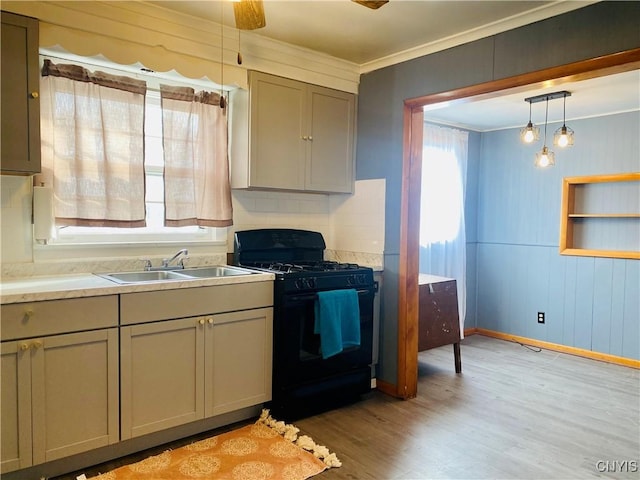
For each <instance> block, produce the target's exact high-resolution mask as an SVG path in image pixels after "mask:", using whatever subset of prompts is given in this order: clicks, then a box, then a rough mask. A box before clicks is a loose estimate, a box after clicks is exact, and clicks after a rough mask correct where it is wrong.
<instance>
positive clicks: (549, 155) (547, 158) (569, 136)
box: [520, 90, 573, 168]
mask: <svg viewBox="0 0 640 480" xmlns="http://www.w3.org/2000/svg"><path fill="white" fill-rule="evenodd" d="M570 96H571V92H567V91H566V90H562V91H559V92H552V93H544V94H542V95H536V96H535V97H529V98H525V99H524V101H525V102H528V103H529V123H528V124H527V126H526V127H525V128H523V129H522V130H521V131H520V138H522V140H523V141H524V142H526V143H531V142H532V141H534V140H535V139H537V138H538V137H537V136H536V135H537V133H536V132H535V130H537V127H534V126H533V124H532V123H531V104H533V103H538V102H546V111H545V115H544V141H543V145H542V150H541V151H540V152H539V153H536V160H535V162H534V165H535V166H536V167H541V168H545V167H550V166H553V165H555V164H556V160H555V154H554V153H553V152H552V151H551V150H549V148H548V147H547V124H548V122H549V100H555V99H556V98H563V99H564V100H565V105H566V99H567V97H570ZM562 135H566V137H564V138H562ZM556 138H558V139H559V141H560V142H561V143H556V140H555V138H554V144H555V145H558V146H561V147H562V146H568V145H573V130H571V129H570V128H569V127H567V126H566V125H565V124H564V117H563V125H562V127H561V128H559V129H558V131H557V132H556ZM561 138H562V139H561ZM527 140H530V141H527ZM565 141H566V143H565Z"/></svg>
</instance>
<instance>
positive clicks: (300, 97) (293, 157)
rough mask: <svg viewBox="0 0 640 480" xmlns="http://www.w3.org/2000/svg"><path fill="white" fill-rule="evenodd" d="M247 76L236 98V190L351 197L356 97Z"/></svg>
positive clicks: (233, 109) (283, 80) (274, 78)
mask: <svg viewBox="0 0 640 480" xmlns="http://www.w3.org/2000/svg"><path fill="white" fill-rule="evenodd" d="M249 75H250V77H249V92H248V93H247V92H246V91H242V90H237V91H235V92H234V93H233V94H232V107H231V131H232V134H231V145H230V150H231V161H232V173H231V185H232V187H233V188H241V189H274V190H295V191H310V192H326V193H351V192H352V191H353V180H354V163H353V158H354V129H355V95H353V94H351V93H347V92H341V91H338V90H332V89H330V88H325V87H320V86H317V85H310V84H306V83H303V82H298V81H295V80H290V79H286V78H282V77H277V76H273V75H267V74H264V73H260V72H250V74H249Z"/></svg>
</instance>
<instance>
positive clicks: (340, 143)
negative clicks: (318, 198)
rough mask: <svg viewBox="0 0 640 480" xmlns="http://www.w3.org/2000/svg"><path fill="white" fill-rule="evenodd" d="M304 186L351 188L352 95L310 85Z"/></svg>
mask: <svg viewBox="0 0 640 480" xmlns="http://www.w3.org/2000/svg"><path fill="white" fill-rule="evenodd" d="M307 101H308V105H309V112H310V117H309V118H310V120H309V126H308V132H309V137H308V141H307V157H306V158H307V165H306V189H307V190H317V191H321V192H337V193H351V192H352V191H353V178H354V171H353V168H354V167H353V165H354V164H353V138H354V125H355V118H354V117H355V96H354V95H352V94H350V93H346V92H340V91H337V90H331V89H329V88H323V87H318V86H315V85H310V86H309V89H308V93H307Z"/></svg>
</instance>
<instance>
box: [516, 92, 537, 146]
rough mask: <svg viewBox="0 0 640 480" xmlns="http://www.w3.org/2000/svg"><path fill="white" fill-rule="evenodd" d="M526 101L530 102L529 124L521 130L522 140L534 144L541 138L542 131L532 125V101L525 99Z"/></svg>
mask: <svg viewBox="0 0 640 480" xmlns="http://www.w3.org/2000/svg"><path fill="white" fill-rule="evenodd" d="M525 101H527V102H529V123H527V126H526V127H523V128H522V129H521V130H520V139H521V140H522V141H523V142H524V143H533V142H535V141H536V140H538V138H540V129H539V128H538V127H535V126H534V125H533V123H531V103H532V102H531V99H530V98H525Z"/></svg>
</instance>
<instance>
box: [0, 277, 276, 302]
mask: <svg viewBox="0 0 640 480" xmlns="http://www.w3.org/2000/svg"><path fill="white" fill-rule="evenodd" d="M274 278H275V275H274V274H272V273H252V274H250V275H236V276H228V277H215V278H198V279H188V280H167V281H160V282H147V283H131V284H118V283H115V282H112V281H111V280H107V279H106V278H102V277H99V276H97V275H94V274H91V273H85V274H75V275H52V276H34V277H28V278H11V279H8V280H3V281H2V283H0V303H1V304H8V303H22V302H36V301H41V300H58V299H62V298H80V297H97V296H101V295H117V294H120V293H132V292H149V291H154V290H174V289H178V288H193V287H206V286H214V285H228V284H232V283H251V282H266V281H272V280H274Z"/></svg>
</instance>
